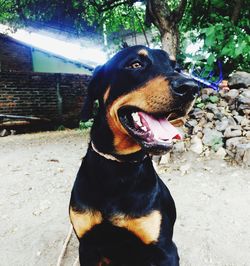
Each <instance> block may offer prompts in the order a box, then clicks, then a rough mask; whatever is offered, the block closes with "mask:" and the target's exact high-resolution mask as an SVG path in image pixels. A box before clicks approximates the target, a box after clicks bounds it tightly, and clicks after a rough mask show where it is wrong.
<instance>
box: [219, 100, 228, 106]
mask: <svg viewBox="0 0 250 266" xmlns="http://www.w3.org/2000/svg"><path fill="white" fill-rule="evenodd" d="M227 105H228V103H227V102H226V101H225V100H222V99H220V102H219V106H221V107H224V108H225V107H227Z"/></svg>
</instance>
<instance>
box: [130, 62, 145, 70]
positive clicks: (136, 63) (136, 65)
mask: <svg viewBox="0 0 250 266" xmlns="http://www.w3.org/2000/svg"><path fill="white" fill-rule="evenodd" d="M141 67H142V64H141V62H139V61H135V62H133V63H132V64H130V65H129V66H127V68H133V69H136V68H141Z"/></svg>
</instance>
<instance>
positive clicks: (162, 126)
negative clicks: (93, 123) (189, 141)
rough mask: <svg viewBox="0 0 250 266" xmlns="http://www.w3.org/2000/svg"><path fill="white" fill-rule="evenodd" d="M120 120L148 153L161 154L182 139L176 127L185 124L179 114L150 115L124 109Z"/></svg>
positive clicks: (120, 114) (120, 112) (120, 113)
mask: <svg viewBox="0 0 250 266" xmlns="http://www.w3.org/2000/svg"><path fill="white" fill-rule="evenodd" d="M118 114H119V119H120V121H121V123H122V125H123V126H124V127H125V129H126V130H127V131H128V132H129V134H130V135H131V136H132V137H133V138H134V139H135V140H136V141H137V142H138V143H139V144H140V145H141V146H142V147H143V148H145V149H146V150H147V151H149V152H150V153H153V154H161V153H164V152H167V151H169V150H170V149H171V148H172V145H173V142H175V141H176V140H180V139H182V135H181V133H180V132H179V131H178V129H177V128H176V127H175V126H180V125H182V124H183V119H182V117H181V116H180V115H178V114H177V112H171V113H169V114H165V115H163V114H148V113H145V112H143V111H141V110H136V111H135V110H134V111H131V110H129V109H127V108H122V109H121V110H119V112H118Z"/></svg>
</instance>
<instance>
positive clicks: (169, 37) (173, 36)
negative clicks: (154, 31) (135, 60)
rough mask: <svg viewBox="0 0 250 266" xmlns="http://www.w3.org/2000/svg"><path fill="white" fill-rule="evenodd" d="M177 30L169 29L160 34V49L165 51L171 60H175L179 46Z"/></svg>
mask: <svg viewBox="0 0 250 266" xmlns="http://www.w3.org/2000/svg"><path fill="white" fill-rule="evenodd" d="M178 35H179V34H178V30H177V29H175V28H170V29H169V30H168V31H166V30H165V31H164V32H163V33H162V34H161V43H162V49H163V50H164V51H166V52H167V53H168V54H169V56H170V58H171V59H172V60H175V59H176V54H177V49H178V46H179V36H178Z"/></svg>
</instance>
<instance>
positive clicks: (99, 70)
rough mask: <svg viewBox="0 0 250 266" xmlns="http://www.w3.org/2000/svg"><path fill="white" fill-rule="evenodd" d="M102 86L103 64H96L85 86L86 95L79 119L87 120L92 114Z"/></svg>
mask: <svg viewBox="0 0 250 266" xmlns="http://www.w3.org/2000/svg"><path fill="white" fill-rule="evenodd" d="M102 87H103V66H97V67H96V68H95V70H94V73H93V76H92V79H91V80H90V82H89V85H88V88H87V97H86V99H85V103H84V105H83V108H82V112H81V120H82V121H83V122H86V121H88V120H89V119H90V118H91V117H92V115H93V106H94V102H95V100H97V99H98V98H99V96H100V94H101V91H102Z"/></svg>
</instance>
